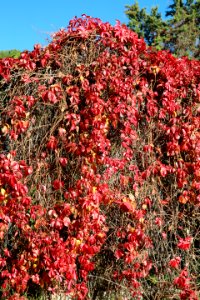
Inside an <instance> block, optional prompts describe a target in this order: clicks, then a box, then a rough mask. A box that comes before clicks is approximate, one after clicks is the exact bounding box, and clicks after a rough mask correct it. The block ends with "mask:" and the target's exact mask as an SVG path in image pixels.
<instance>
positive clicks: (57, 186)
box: [52, 179, 64, 190]
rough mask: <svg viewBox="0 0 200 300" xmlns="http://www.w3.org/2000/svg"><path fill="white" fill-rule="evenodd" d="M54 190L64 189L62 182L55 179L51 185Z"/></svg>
mask: <svg viewBox="0 0 200 300" xmlns="http://www.w3.org/2000/svg"><path fill="white" fill-rule="evenodd" d="M52 185H53V188H54V190H60V189H62V188H63V187H64V181H62V180H59V179H55V180H54V181H53V183H52Z"/></svg>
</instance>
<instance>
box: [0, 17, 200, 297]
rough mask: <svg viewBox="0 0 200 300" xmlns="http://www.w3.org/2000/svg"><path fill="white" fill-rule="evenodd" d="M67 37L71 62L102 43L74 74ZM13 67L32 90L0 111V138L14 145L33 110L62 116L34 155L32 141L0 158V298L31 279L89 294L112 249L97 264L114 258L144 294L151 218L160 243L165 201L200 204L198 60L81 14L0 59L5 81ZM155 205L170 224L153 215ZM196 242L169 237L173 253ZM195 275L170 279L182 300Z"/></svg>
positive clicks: (190, 292)
mask: <svg viewBox="0 0 200 300" xmlns="http://www.w3.org/2000/svg"><path fill="white" fill-rule="evenodd" d="M72 41H74V42H76V45H77V47H78V50H77V53H76V55H75V56H74V59H77V57H78V55H80V57H79V59H80V60H81V59H82V60H83V61H84V59H85V60H86V58H85V56H84V55H85V54H84V51H87V49H88V47H90V43H91V45H93V47H94V48H92V50H90V51H91V52H90V54H91V56H92V54H94V53H93V51H94V52H95V51H97V53H96V52H95V53H96V54H94V57H93V56H92V57H93V58H92V61H91V62H90V63H89V64H88V63H87V62H85V63H84V62H83V63H77V64H76V65H75V66H74V67H73V68H74V69H73V72H72V70H71V69H70V67H69V68H67V67H66V61H65V59H64V58H63V57H64V55H62V53H63V52H62V51H64V50H63V49H65V47H66V48H67V46H66V45H68V44H67V43H69V45H70V43H72ZM94 49H97V50H94ZM98 51H99V52H98ZM80 53H81V54H80ZM95 55H96V56H95ZM66 60H67V61H68V60H69V59H68V58H66ZM49 69H52V70H53V74H54V75H52V74H51V72H49V73H48V70H49ZM45 70H47V73H46V75H45V76H46V77H45V76H44V75H43V73H42V72H43V71H45ZM63 72H64V73H63ZM15 74H20V75H19V78H20V79H19V82H20V83H21V84H23V87H30V88H27V90H28V92H27V93H26V94H23V92H22V94H20V90H19V92H18V93H16V95H15V96H12V97H11V99H10V100H9V101H8V103H7V104H6V107H5V109H4V111H3V114H2V116H3V118H4V120H5V121H9V126H7V125H6V126H7V127H6V128H5V127H2V132H1V134H2V136H3V137H4V136H6V135H8V136H9V138H10V139H11V141H12V143H13V145H14V146H13V149H12V150H14V149H15V145H16V144H17V143H20V142H21V141H23V139H24V141H25V142H24V143H25V145H27V143H28V142H27V141H28V140H29V139H31V138H33V137H34V132H35V131H36V130H37V128H35V127H34V126H35V122H36V119H37V112H38V111H39V108H40V109H41V110H42V111H43V114H45V110H46V109H47V108H52V107H53V108H54V111H53V113H52V116H53V117H54V116H55V115H56V116H57V117H58V118H57V119H56V122H55V124H54V126H52V128H51V129H50V130H49V131H48V132H47V133H46V132H45V134H44V135H43V139H42V140H41V141H39V139H35V140H34V141H36V142H37V143H41V144H39V145H40V147H39V146H38V147H39V149H40V152H39V155H38V156H37V157H34V153H31V154H29V152H28V151H29V148H28V147H27V148H26V151H24V150H23V151H24V152H27V153H28V154H27V157H26V158H27V161H24V160H21V159H19V157H20V155H22V154H21V152H23V151H22V150H19V148H18V151H16V153H14V152H10V153H9V154H5V153H4V154H1V155H0V241H1V244H0V269H1V274H0V284H1V290H2V294H1V297H2V299H10V300H11V299H13V300H14V299H25V298H24V297H23V295H24V293H26V292H27V291H29V287H30V285H31V284H33V283H34V284H35V285H36V286H38V287H40V288H42V289H44V290H46V291H47V290H48V291H51V292H56V291H57V290H58V289H59V288H60V287H62V288H63V289H64V291H65V292H66V293H69V294H71V295H72V296H73V297H74V298H75V299H80V300H81V299H86V297H87V294H88V281H89V280H90V278H92V276H94V277H95V276H96V277H98V275H99V273H98V272H99V269H100V267H101V263H102V261H101V259H102V257H104V259H105V257H107V256H106V255H108V254H109V255H110V257H107V258H106V259H105V261H104V262H103V263H104V264H105V266H104V267H103V268H101V272H103V271H105V269H106V266H107V267H108V265H107V264H108V262H109V259H110V260H112V263H111V266H112V268H110V270H111V271H112V272H111V274H110V278H111V280H113V281H116V282H119V284H120V283H121V282H122V281H123V282H124V285H126V287H127V288H128V289H129V291H130V293H131V295H132V296H133V297H139V296H140V295H141V294H142V288H141V286H142V282H143V279H144V278H146V277H148V276H149V273H150V271H151V270H152V268H153V267H154V269H155V270H157V266H155V265H154V264H153V263H152V257H151V256H150V255H149V252H150V249H152V248H154V247H156V245H155V241H152V239H153V237H152V236H150V235H149V228H150V226H155V227H156V234H159V233H160V237H165V239H164V238H163V240H167V238H168V234H169V235H170V230H172V229H171V228H170V227H169V228H167V226H168V225H166V224H167V221H168V219H167V218H168V216H169V213H168V211H167V209H168V207H170V205H173V204H174V203H177V204H178V205H180V206H181V205H182V206H184V205H191V206H194V207H195V208H198V207H199V205H200V193H199V186H200V172H199V168H200V163H199V161H200V142H199V141H200V115H199V103H200V83H199V78H200V63H199V62H197V61H190V60H189V59H187V58H185V57H183V58H178V59H177V58H175V57H173V56H172V55H171V54H170V53H168V52H164V51H159V52H154V51H153V50H152V49H150V48H147V47H146V45H145V43H144V41H143V40H141V39H139V38H138V36H137V35H136V34H135V33H134V32H131V31H130V30H129V29H127V27H126V26H124V25H120V23H117V24H116V25H115V26H114V27H112V26H111V25H110V24H108V23H103V22H101V21H100V20H99V19H93V18H90V17H86V16H84V17H83V18H81V19H77V18H75V19H74V20H72V21H71V22H70V25H69V27H68V29H67V30H66V31H65V30H61V31H59V32H58V33H56V34H55V35H54V37H53V40H52V42H51V43H50V44H49V45H48V46H47V47H46V48H44V49H43V48H41V47H40V46H38V45H36V46H35V48H34V50H33V51H32V52H24V53H22V54H21V57H20V58H19V59H12V58H7V59H2V60H0V80H1V85H2V86H4V85H6V84H8V83H9V82H11V81H12V78H15ZM41 74H42V75H41ZM12 76H13V77H12ZM40 76H41V77H40ZM33 86H34V91H32V92H30V90H31V88H32V87H33ZM41 107H42V108H41ZM37 109H38V110H37ZM40 117H41V115H40V116H39V117H38V118H40ZM53 117H52V118H53ZM48 118H49V119H48ZM49 120H50V116H49V115H48V114H47V117H46V123H48V122H50V121H49ZM6 124H7V123H6ZM44 126H46V124H44ZM41 127H42V126H41ZM3 128H4V129H3ZM150 128H151V129H152V130H151V131H150V130H149V129H150ZM15 143H16V144H15ZM33 143H34V142H33ZM115 147H116V148H115ZM116 149H117V151H116ZM20 151H21V152H20ZM2 152H3V151H2ZM24 152H23V153H24ZM116 152H117V153H116ZM15 154H16V156H15ZM73 159H74V161H73ZM74 164H76V167H75V166H74ZM57 166H60V167H57ZM56 167H57V169H56ZM70 168H71V169H70ZM41 170H42V171H41ZM57 170H59V171H57ZM39 172H43V173H40V174H43V175H42V176H41V175H40V176H39V177H38V178H39V181H37V180H35V181H34V180H33V179H32V178H36V177H34V176H36V175H37V174H39ZM47 175H48V176H49V177H48V176H47ZM75 175H76V176H75ZM43 177H45V178H47V181H46V183H47V185H48V184H49V186H48V189H49V190H48V189H47V188H46V185H44V184H43ZM71 178H72V179H73V180H72V179H71ZM31 180H32V181H31ZM70 180H71V181H70ZM113 182H114V183H113ZM155 182H157V185H156V184H155V185H154V188H152V189H151V190H150V189H149V190H148V188H147V186H148V185H150V183H155ZM71 183H73V184H71ZM172 185H174V186H173V188H172ZM52 187H53V189H52ZM158 187H159V188H158ZM34 188H35V189H38V191H37V192H38V194H39V193H40V194H41V193H44V194H45V193H47V192H49V194H48V195H47V197H48V198H49V199H51V201H52V202H49V203H50V205H49V204H48V205H46V206H45V204H44V203H34V201H33V199H32V198H33V196H32V195H31V191H32V190H34ZM159 189H160V190H159ZM144 190H145V193H146V194H142V192H141V191H143V192H144ZM157 190H159V197H157V196H155V195H157V194H156V193H157ZM38 197H39V196H38ZM155 199H156V200H155ZM155 201H158V202H159V207H160V208H161V210H162V211H166V216H167V217H166V220H164V219H163V217H162V216H160V215H157V214H158V210H157V208H156V205H158V204H156V202H155ZM182 206H181V207H182ZM154 209H155V211H154ZM181 213H182V212H181V211H180V214H181ZM112 214H115V215H114V216H113V219H112ZM150 217H151V218H152V219H153V222H150V220H149V218H150ZM115 218H116V219H115ZM179 218H180V219H181V215H180V216H179ZM152 219H151V220H152ZM165 221H166V222H165ZM165 223H166V224H165ZM152 224H153V225H152ZM166 228H167V229H166ZM162 230H163V231H162ZM164 230H166V231H167V233H165V231H164ZM179 230H181V226H180V228H179ZM184 236H185V235H184ZM177 237H178V236H176V237H175V238H177ZM191 241H192V236H191V237H190V236H188V237H186V238H185V239H183V238H180V239H179V242H178V244H176V241H174V243H173V247H174V249H177V250H174V251H179V249H183V250H190V247H191ZM176 246H177V247H176ZM104 253H105V256H104ZM99 257H100V258H99ZM180 261H181V259H180V257H179V256H178V257H175V258H173V259H172V260H171V261H170V262H169V266H170V267H171V268H172V269H173V268H174V269H175V271H176V269H178V267H179V264H180ZM102 269H103V271H102ZM108 269H109V268H108ZM155 272H157V273H156V274H158V273H159V271H155ZM194 277H195V276H194ZM191 282H192V279H191V278H188V273H187V272H186V271H185V270H184V271H182V272H181V273H180V275H179V276H178V277H176V278H175V279H174V285H175V286H176V287H178V288H179V289H180V290H181V294H180V297H181V299H197V298H195V297H196V296H194V295H195V284H194V283H191ZM172 285H173V283H172ZM192 297H193V298H192Z"/></svg>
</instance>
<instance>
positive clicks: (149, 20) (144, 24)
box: [125, 0, 200, 59]
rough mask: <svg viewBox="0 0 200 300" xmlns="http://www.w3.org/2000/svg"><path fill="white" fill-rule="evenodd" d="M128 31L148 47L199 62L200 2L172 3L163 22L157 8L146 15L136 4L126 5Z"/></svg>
mask: <svg viewBox="0 0 200 300" xmlns="http://www.w3.org/2000/svg"><path fill="white" fill-rule="evenodd" d="M125 14H126V15H127V16H128V18H129V22H128V27H129V28H131V29H132V30H133V31H135V32H137V33H138V35H139V36H140V37H143V38H144V39H145V41H146V43H147V44H148V45H149V46H153V47H155V48H156V49H158V50H160V49H166V50H170V51H171V52H172V53H173V54H175V55H176V56H189V57H191V58H192V57H193V58H197V59H199V58H200V50H199V46H200V0H196V1H195V0H186V1H183V0H173V1H172V4H171V5H169V7H168V9H167V10H166V12H165V16H166V17H167V18H166V19H163V18H162V16H161V14H160V13H159V12H158V7H153V8H152V9H151V11H150V13H149V14H148V13H147V11H146V8H142V9H140V7H139V5H138V2H135V3H134V4H133V5H126V11H125Z"/></svg>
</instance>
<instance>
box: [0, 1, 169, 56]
mask: <svg viewBox="0 0 200 300" xmlns="http://www.w3.org/2000/svg"><path fill="white" fill-rule="evenodd" d="M134 2H135V1H134V0H115V1H114V0H72V1H69V0H49V1H47V0H33V1H28V0H18V1H16V0H10V1H9V0H7V1H3V0H2V1H1V4H0V9H1V17H0V50H9V49H19V50H25V49H27V50H32V48H33V45H34V44H37V43H40V44H42V45H43V46H44V45H46V44H47V43H48V37H49V36H50V34H51V33H53V32H56V31H57V30H59V29H60V28H65V27H66V26H67V25H68V23H69V20H71V19H72V18H73V17H74V16H78V17H80V16H81V15H82V14H86V15H89V16H92V17H98V18H100V19H101V20H102V21H108V22H110V23H111V24H112V25H114V24H115V20H116V19H117V20H120V21H121V22H122V23H127V21H128V19H127V17H126V16H125V13H124V10H125V5H131V4H133V3H134ZM138 2H139V6H140V8H142V7H146V8H147V10H148V11H149V10H150V8H151V7H152V6H155V5H158V6H159V11H160V12H161V13H162V14H163V16H164V12H165V10H166V8H167V6H168V5H169V4H170V0H149V1H148V0H139V1H138Z"/></svg>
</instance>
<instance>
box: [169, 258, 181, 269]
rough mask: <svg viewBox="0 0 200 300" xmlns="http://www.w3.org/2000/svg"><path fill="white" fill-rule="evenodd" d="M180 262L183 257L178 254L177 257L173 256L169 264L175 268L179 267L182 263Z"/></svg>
mask: <svg viewBox="0 0 200 300" xmlns="http://www.w3.org/2000/svg"><path fill="white" fill-rule="evenodd" d="M180 262H181V258H180V256H176V257H175V258H172V259H171V260H170V261H169V266H170V267H171V268H175V269H177V268H178V267H179V265H180Z"/></svg>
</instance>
